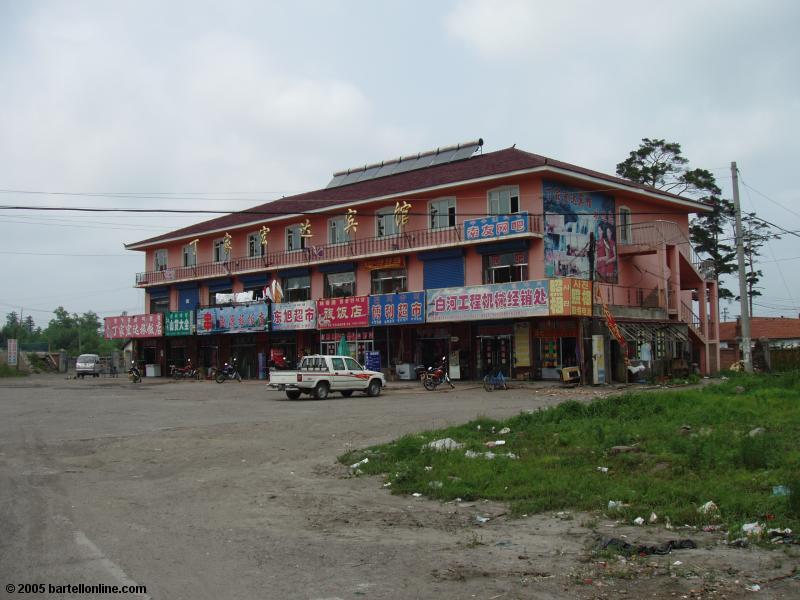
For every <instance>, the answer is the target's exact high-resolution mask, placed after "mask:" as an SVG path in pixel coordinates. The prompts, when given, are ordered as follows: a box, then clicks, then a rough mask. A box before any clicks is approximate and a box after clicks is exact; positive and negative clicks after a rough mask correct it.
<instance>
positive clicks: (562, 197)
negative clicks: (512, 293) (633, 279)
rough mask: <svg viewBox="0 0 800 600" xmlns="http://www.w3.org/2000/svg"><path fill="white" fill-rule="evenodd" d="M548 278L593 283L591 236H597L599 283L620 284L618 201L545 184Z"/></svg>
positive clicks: (595, 249) (571, 188) (595, 269)
mask: <svg viewBox="0 0 800 600" xmlns="http://www.w3.org/2000/svg"><path fill="white" fill-rule="evenodd" d="M544 213H545V214H544V223H545V237H544V253H545V254H544V274H545V276H546V277H576V278H579V279H589V254H590V243H589V234H590V233H593V234H594V239H595V248H594V273H595V281H602V282H605V283H617V234H616V215H615V207H614V198H613V197H612V196H608V195H606V194H599V193H597V192H585V191H582V190H579V189H577V188H573V187H570V186H566V185H563V184H561V183H554V182H552V181H545V182H544Z"/></svg>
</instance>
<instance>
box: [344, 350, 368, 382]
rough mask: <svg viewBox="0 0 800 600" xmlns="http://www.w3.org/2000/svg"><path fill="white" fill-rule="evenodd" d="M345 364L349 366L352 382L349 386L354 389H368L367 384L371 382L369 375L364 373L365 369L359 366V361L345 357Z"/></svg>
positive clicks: (349, 377)
mask: <svg viewBox="0 0 800 600" xmlns="http://www.w3.org/2000/svg"><path fill="white" fill-rule="evenodd" d="M344 362H345V365H346V366H347V375H348V379H349V381H350V383H349V385H350V386H352V387H354V388H365V387H367V383H368V382H369V380H368V378H367V374H366V373H365V372H364V368H363V367H362V366H361V365H360V364H358V361H357V360H355V359H353V358H349V357H345V359H344Z"/></svg>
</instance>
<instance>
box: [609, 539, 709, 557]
mask: <svg viewBox="0 0 800 600" xmlns="http://www.w3.org/2000/svg"><path fill="white" fill-rule="evenodd" d="M600 548H601V549H602V550H608V549H610V550H614V551H616V552H619V553H620V554H627V555H634V554H637V555H639V556H650V555H653V554H656V555H660V556H663V555H665V554H669V553H670V552H672V551H673V550H694V549H696V548H697V544H695V543H694V542H693V541H692V540H690V539H684V540H669V541H668V542H664V543H663V544H654V545H647V544H637V545H634V544H630V543H628V542H626V541H625V540H622V539H620V538H609V539H606V540H603V541H602V542H601V543H600Z"/></svg>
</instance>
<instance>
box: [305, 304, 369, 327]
mask: <svg viewBox="0 0 800 600" xmlns="http://www.w3.org/2000/svg"><path fill="white" fill-rule="evenodd" d="M317 323H318V324H319V328H320V329H337V328H339V329H345V328H349V327H369V296H352V297H350V298H328V299H325V300H317Z"/></svg>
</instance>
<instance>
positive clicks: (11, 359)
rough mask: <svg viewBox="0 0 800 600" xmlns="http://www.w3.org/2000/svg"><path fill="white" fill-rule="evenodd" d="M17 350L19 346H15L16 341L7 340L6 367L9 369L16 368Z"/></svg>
mask: <svg viewBox="0 0 800 600" xmlns="http://www.w3.org/2000/svg"><path fill="white" fill-rule="evenodd" d="M17 348H19V346H18V345H17V340H15V339H9V340H8V366H9V367H16V366H17V360H18V359H17V354H18V351H17Z"/></svg>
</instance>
